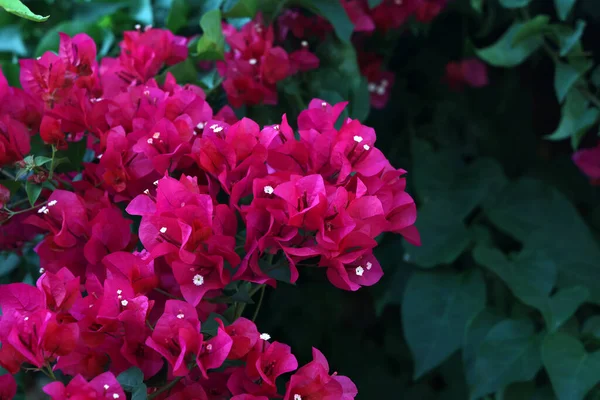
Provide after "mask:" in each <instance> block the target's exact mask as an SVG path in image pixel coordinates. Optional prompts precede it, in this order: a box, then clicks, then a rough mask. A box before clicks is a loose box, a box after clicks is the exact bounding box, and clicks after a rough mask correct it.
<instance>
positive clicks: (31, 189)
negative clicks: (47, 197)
mask: <svg viewBox="0 0 600 400" xmlns="http://www.w3.org/2000/svg"><path fill="white" fill-rule="evenodd" d="M25 191H26V192H27V199H28V200H29V204H31V206H34V205H35V202H36V201H37V199H38V197H40V193H42V185H36V184H35V183H32V182H30V181H27V183H26V184H25Z"/></svg>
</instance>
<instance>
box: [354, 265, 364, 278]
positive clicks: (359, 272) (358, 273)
mask: <svg viewBox="0 0 600 400" xmlns="http://www.w3.org/2000/svg"><path fill="white" fill-rule="evenodd" d="M355 272H356V275H358V276H363V274H364V273H365V270H364V268H363V267H361V266H360V265H359V266H358V267H356V270H355Z"/></svg>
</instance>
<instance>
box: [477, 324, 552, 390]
mask: <svg viewBox="0 0 600 400" xmlns="http://www.w3.org/2000/svg"><path fill="white" fill-rule="evenodd" d="M539 347H540V336H539V335H536V334H535V330H534V327H533V324H532V323H531V322H530V321H528V320H504V321H502V322H499V323H498V324H496V325H495V326H494V327H493V328H492V329H491V330H490V331H489V333H488V334H487V335H486V337H485V339H484V340H483V342H482V343H481V345H480V347H479V350H478V352H477V355H476V361H475V371H476V372H475V375H476V378H475V384H474V386H473V388H472V392H471V398H472V399H476V398H479V397H482V396H483V395H486V394H488V393H492V392H496V391H498V390H500V389H501V388H503V387H505V386H507V385H509V384H511V383H514V382H524V381H529V380H531V379H533V377H534V376H535V375H536V374H537V372H538V370H539V369H540V367H541V359H540V350H539Z"/></svg>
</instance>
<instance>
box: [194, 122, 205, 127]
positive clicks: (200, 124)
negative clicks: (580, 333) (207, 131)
mask: <svg viewBox="0 0 600 400" xmlns="http://www.w3.org/2000/svg"><path fill="white" fill-rule="evenodd" d="M196 128H198V129H204V122H200V123H199V124H198V125H196Z"/></svg>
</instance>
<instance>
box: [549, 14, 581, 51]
mask: <svg viewBox="0 0 600 400" xmlns="http://www.w3.org/2000/svg"><path fill="white" fill-rule="evenodd" d="M585 27H586V23H585V21H583V20H577V22H576V23H575V29H572V28H571V27H570V26H564V25H555V26H554V27H553V30H552V31H553V32H554V35H555V36H556V37H557V38H558V42H559V48H560V49H559V54H560V56H561V57H565V56H567V54H569V53H570V52H571V50H572V49H573V48H578V47H579V46H577V45H578V44H579V39H581V36H582V35H583V31H584V30H585Z"/></svg>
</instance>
